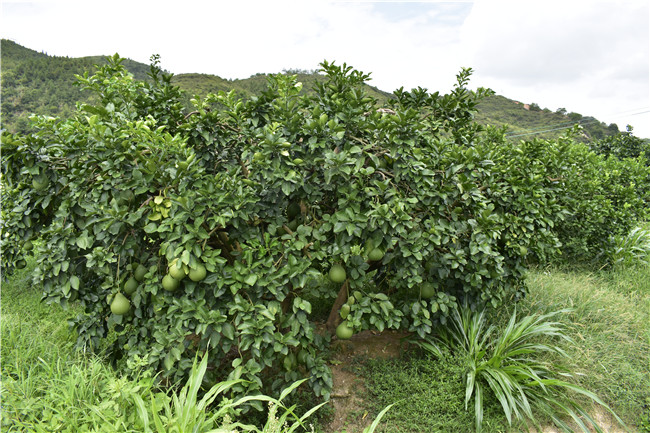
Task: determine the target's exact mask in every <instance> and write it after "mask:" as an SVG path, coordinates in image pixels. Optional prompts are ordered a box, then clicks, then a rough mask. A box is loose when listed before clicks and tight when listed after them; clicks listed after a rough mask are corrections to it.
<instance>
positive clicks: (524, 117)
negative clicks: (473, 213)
mask: <svg viewBox="0 0 650 433" xmlns="http://www.w3.org/2000/svg"><path fill="white" fill-rule="evenodd" d="M1 55H2V71H1V76H2V90H1V93H2V95H1V96H2V110H1V111H2V118H1V120H0V122H1V124H2V128H3V129H7V130H9V131H11V132H25V131H27V128H28V124H29V122H28V117H29V115H30V114H32V113H35V114H43V115H50V116H55V117H63V118H65V117H68V116H69V115H70V114H71V113H72V112H73V111H74V107H75V103H76V102H77V101H81V102H90V94H88V93H82V91H81V89H80V88H79V87H77V86H75V85H73V83H74V81H75V79H74V74H83V73H84V72H85V71H88V72H89V73H93V71H94V65H103V64H105V63H106V60H105V58H104V57H100V56H92V57H82V58H68V57H57V56H50V55H47V54H45V53H39V52H37V51H34V50H31V49H29V48H25V47H23V46H21V45H19V44H17V43H15V42H12V41H9V40H6V39H3V40H2V46H1ZM163 60H164V59H163ZM124 65H125V66H126V68H127V69H128V70H129V72H131V73H132V74H133V75H134V77H135V78H136V79H138V80H144V79H146V78H147V72H148V71H149V66H148V65H145V64H143V63H139V62H135V61H132V60H126V61H125V64H124ZM285 72H289V73H292V74H293V73H296V74H297V75H298V81H300V82H302V83H303V85H304V86H303V89H304V90H303V92H312V91H313V88H314V85H315V83H317V82H323V80H324V76H323V75H320V74H318V73H317V72H316V71H293V70H290V71H285ZM172 83H173V84H175V85H177V86H179V87H180V88H181V89H182V90H183V91H184V92H185V98H184V103H185V105H186V106H187V107H189V106H190V102H189V101H190V99H191V98H192V97H193V96H195V95H196V96H200V97H205V96H206V95H207V94H208V93H217V92H219V91H226V92H227V91H230V90H235V91H236V92H237V94H238V96H241V97H245V98H248V97H250V96H253V95H260V94H261V92H262V91H264V89H265V88H266V85H267V75H266V74H255V75H253V76H251V77H249V78H245V79H235V80H228V79H224V78H221V77H219V76H216V75H209V74H196V73H193V74H179V75H175V76H174V77H173V80H172ZM364 86H365V87H366V91H367V92H368V94H369V96H371V97H373V98H376V99H378V100H379V101H385V100H387V99H389V98H392V97H393V95H392V94H391V93H388V92H385V91H382V90H379V89H377V88H375V87H372V86H368V85H364ZM430 90H436V89H430ZM478 110H479V111H478V113H477V115H476V120H477V121H478V123H479V124H482V125H492V126H505V127H507V128H508V133H509V134H510V135H511V136H513V138H516V137H517V136H518V135H519V134H530V133H533V134H532V135H527V136H526V138H532V137H539V138H544V139H552V138H557V137H559V136H560V134H562V132H564V131H565V130H566V129H567V128H569V127H571V126H573V125H574V124H576V123H580V124H582V125H583V127H584V136H583V137H582V138H581V140H582V141H585V142H587V141H590V140H598V139H602V138H604V137H607V136H610V135H613V134H615V133H617V132H618V127H617V125H615V124H611V125H609V126H607V125H605V124H604V123H602V122H599V121H598V120H596V119H594V118H593V117H586V116H584V117H583V116H582V115H581V114H578V113H568V114H567V113H564V112H559V113H556V112H552V111H550V110H548V109H541V108H539V107H538V106H537V105H536V104H534V103H530V104H524V103H521V102H518V101H513V100H512V99H508V98H506V97H504V96H499V95H494V96H491V97H488V98H486V99H485V100H483V101H482V102H481V104H480V105H479V107H478ZM540 131H545V132H540Z"/></svg>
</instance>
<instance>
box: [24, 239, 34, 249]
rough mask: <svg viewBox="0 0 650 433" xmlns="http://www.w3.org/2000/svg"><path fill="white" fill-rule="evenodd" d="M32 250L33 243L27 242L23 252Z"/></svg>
mask: <svg viewBox="0 0 650 433" xmlns="http://www.w3.org/2000/svg"><path fill="white" fill-rule="evenodd" d="M32 248H34V244H32V241H27V242H25V243H24V244H23V250H25V251H31V249H32Z"/></svg>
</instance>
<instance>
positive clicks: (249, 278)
mask: <svg viewBox="0 0 650 433" xmlns="http://www.w3.org/2000/svg"><path fill="white" fill-rule="evenodd" d="M255 282H257V275H255V274H248V275H247V276H246V278H244V283H246V284H248V285H249V286H253V285H255Z"/></svg>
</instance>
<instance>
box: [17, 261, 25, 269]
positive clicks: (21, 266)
mask: <svg viewBox="0 0 650 433" xmlns="http://www.w3.org/2000/svg"><path fill="white" fill-rule="evenodd" d="M25 266H27V262H26V261H25V260H24V259H20V260H18V261H17V262H16V269H23V268H24V267H25Z"/></svg>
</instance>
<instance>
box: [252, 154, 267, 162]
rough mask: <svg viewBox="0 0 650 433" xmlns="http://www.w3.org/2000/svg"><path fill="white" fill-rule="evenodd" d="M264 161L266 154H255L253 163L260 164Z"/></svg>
mask: <svg viewBox="0 0 650 433" xmlns="http://www.w3.org/2000/svg"><path fill="white" fill-rule="evenodd" d="M263 159H264V154H263V153H262V152H255V153H254V154H253V161H255V162H260V161H262V160H263Z"/></svg>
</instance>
